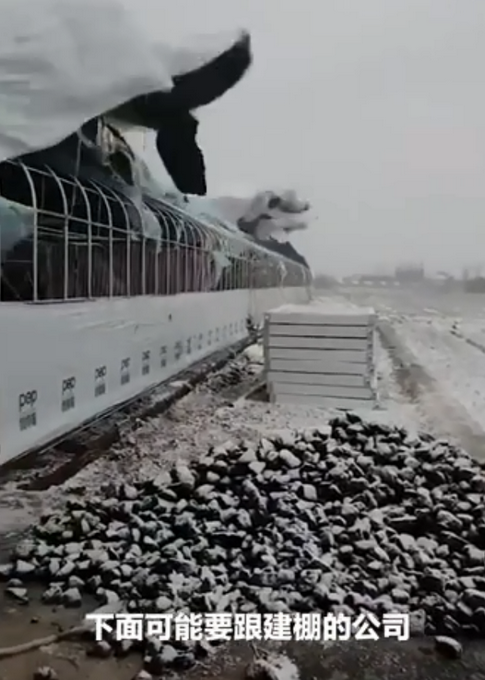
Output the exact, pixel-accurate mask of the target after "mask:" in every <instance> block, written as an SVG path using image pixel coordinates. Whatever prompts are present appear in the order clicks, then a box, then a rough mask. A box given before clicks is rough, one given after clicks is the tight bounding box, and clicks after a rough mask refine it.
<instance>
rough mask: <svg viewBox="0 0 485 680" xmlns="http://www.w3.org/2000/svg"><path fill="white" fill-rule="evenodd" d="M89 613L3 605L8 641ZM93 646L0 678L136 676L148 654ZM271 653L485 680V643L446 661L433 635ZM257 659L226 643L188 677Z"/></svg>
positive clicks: (325, 677)
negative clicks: (96, 652) (45, 671)
mask: <svg viewBox="0 0 485 680" xmlns="http://www.w3.org/2000/svg"><path fill="white" fill-rule="evenodd" d="M81 617H82V612H81V610H61V609H59V610H51V609H47V608H45V607H43V606H40V605H39V604H38V602H35V601H33V602H32V604H31V605H29V606H26V607H22V606H14V605H12V603H10V602H8V601H5V599H3V600H2V601H1V605H0V639H1V646H2V647H7V646H10V645H17V644H19V643H22V642H27V641H30V640H33V639H37V638H41V637H45V636H49V635H51V634H52V633H54V632H58V631H59V629H60V627H63V628H67V627H70V626H72V625H78V623H79V621H80V619H81ZM87 649H89V646H88V643H86V642H62V643H59V644H54V645H50V646H47V647H45V648H43V649H40V650H36V651H34V652H29V653H26V654H22V655H20V656H16V657H11V658H7V659H0V680H31V679H32V678H33V677H34V673H35V671H36V670H37V669H38V668H39V667H42V666H49V667H51V668H53V669H54V670H55V671H56V672H57V675H58V677H59V680H132V679H133V678H134V677H135V676H136V674H137V672H138V671H139V670H140V668H141V666H142V660H141V658H140V657H139V656H137V655H135V654H132V655H130V656H129V657H128V658H124V659H115V658H113V657H111V658H108V659H102V660H100V659H96V658H92V657H89V656H88V655H87V654H86V650H87ZM264 650H265V652H266V653H269V654H272V653H276V654H283V655H285V656H287V657H289V659H291V660H292V661H293V663H294V664H295V666H296V668H297V669H298V673H299V677H300V679H301V680H312V679H313V678H314V679H316V680H350V679H352V680H354V679H359V680H463V678H467V679H468V680H485V644H482V643H475V644H473V645H469V646H468V647H467V646H465V648H464V653H463V656H462V658H461V659H458V660H451V659H446V658H443V657H442V656H441V655H440V654H439V653H438V652H437V651H436V650H435V645H434V641H433V640H432V639H411V640H410V641H409V642H404V643H403V642H391V641H387V640H381V641H379V642H348V643H335V644H332V645H327V646H323V645H321V644H317V643H304V642H303V643H302V642H299V643H287V644H278V645H277V644H271V643H267V644H265V646H264ZM253 658H254V656H253V651H252V649H251V648H250V646H249V645H248V644H245V643H233V644H230V645H225V646H223V647H220V648H218V649H217V650H216V652H215V654H214V655H213V656H212V657H211V658H210V660H208V661H206V662H202V663H201V664H200V665H198V666H197V667H195V668H194V669H193V670H192V671H190V672H188V673H186V674H185V677H186V678H187V680H192V679H196V678H205V679H206V680H244V678H245V670H246V667H247V665H248V664H249V663H250V662H251V661H252V660H253ZM281 678H282V680H294V679H293V678H292V677H291V674H290V673H288V672H284V673H282V674H281ZM253 680H257V679H253ZM261 680H269V679H264V678H261Z"/></svg>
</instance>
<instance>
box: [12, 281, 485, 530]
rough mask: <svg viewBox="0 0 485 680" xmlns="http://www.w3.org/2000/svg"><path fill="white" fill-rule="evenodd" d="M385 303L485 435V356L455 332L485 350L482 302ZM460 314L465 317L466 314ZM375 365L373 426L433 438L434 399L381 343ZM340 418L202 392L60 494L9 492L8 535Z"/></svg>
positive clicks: (375, 300) (386, 298)
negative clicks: (410, 389) (61, 511)
mask: <svg viewBox="0 0 485 680" xmlns="http://www.w3.org/2000/svg"><path fill="white" fill-rule="evenodd" d="M379 295H380V294H379ZM379 295H377V294H374V293H372V299H369V294H368V293H365V294H362V296H361V297H360V299H359V300H358V302H359V303H360V304H362V305H365V306H369V305H372V306H375V307H376V309H377V311H378V312H379V313H380V315H381V316H382V317H385V318H388V319H389V320H390V321H391V322H392V323H393V324H394V325H395V327H396V328H397V329H398V331H399V335H400V337H401V338H402V340H403V341H404V343H405V344H406V345H407V346H408V347H409V349H410V350H411V352H412V353H413V354H414V355H415V356H416V358H417V360H418V362H419V363H420V364H421V365H423V366H424V367H425V369H427V370H428V371H429V373H430V374H431V375H432V376H433V377H434V378H435V379H436V380H437V382H438V383H439V385H440V386H442V388H443V392H444V393H447V394H448V395H450V396H452V397H453V398H454V399H455V400H458V401H460V402H461V403H462V404H463V406H464V407H465V408H466V409H467V411H468V412H469V414H470V416H471V417H472V418H473V419H474V420H475V421H476V422H477V423H478V424H479V425H480V426H481V427H482V428H484V429H485V354H483V353H481V352H480V351H479V350H477V349H476V348H474V347H471V346H470V345H469V344H467V343H466V342H465V340H463V339H461V338H459V337H457V336H456V335H453V333H452V331H453V329H454V328H455V329H456V328H458V329H459V331H460V332H461V333H463V334H465V333H466V336H467V337H470V338H471V337H473V338H479V337H482V336H484V337H483V343H484V346H485V314H484V312H483V311H482V309H481V305H480V304H478V301H476V300H473V305H472V306H471V307H468V308H467V307H466V305H463V304H462V305H461V307H460V305H458V302H457V301H455V300H454V299H453V300H452V301H450V300H448V299H446V298H443V299H438V298H436V297H435V298H431V299H430V300H423V299H422V298H421V297H420V296H414V297H413V295H411V294H410V293H409V292H407V293H406V294H404V293H403V292H402V291H399V293H396V296H395V298H392V295H391V294H390V293H389V292H388V291H384V292H383V293H382V296H381V297H380V296H379ZM390 295H391V296H390ZM320 300H322V301H325V298H320ZM354 302H355V300H354ZM465 302H466V300H465ZM336 303H338V304H346V305H347V306H350V305H349V300H348V299H346V297H345V296H344V295H332V305H335V304H336ZM444 303H446V304H444ZM459 308H460V309H461V314H460V315H457V314H456V312H457V311H458V309H459ZM248 354H249V355H250V356H252V361H253V362H254V363H255V364H258V362H260V359H261V357H260V351H254V349H253V350H252V355H251V351H250V352H249V353H248ZM376 365H377V373H378V389H379V396H380V403H379V408H378V409H376V410H372V411H365V410H362V409H360V410H358V412H359V413H360V414H361V415H362V416H364V417H366V418H370V419H373V420H378V421H381V422H387V423H393V424H399V425H402V426H404V427H406V428H408V429H409V430H411V431H415V430H417V429H423V430H428V431H432V432H433V427H432V424H431V421H434V422H435V423H436V420H438V421H439V418H436V417H434V416H436V414H435V413H432V410H433V409H432V403H431V402H432V401H433V400H432V395H431V396H430V397H429V398H428V399H425V400H422V401H421V402H420V403H414V404H410V403H409V402H408V401H406V399H405V398H404V397H403V396H402V393H401V392H400V390H399V387H398V385H397V383H396V381H395V379H394V377H393V372H392V364H391V360H390V358H389V356H388V355H387V353H386V351H385V350H384V349H383V348H382V347H381V345H380V344H379V343H376ZM435 410H436V409H435ZM334 413H335V412H332V411H329V410H324V409H318V408H306V407H303V406H289V405H277V406H275V405H270V404H267V403H263V402H257V401H245V402H244V401H243V402H236V403H235V404H229V403H228V401H227V400H226V399H224V398H223V397H221V396H220V395H218V390H214V389H212V390H211V389H208V387H207V385H202V386H201V387H199V388H198V389H197V390H195V391H194V392H192V393H191V394H189V395H188V396H187V397H185V398H184V399H182V400H181V401H179V402H178V403H177V404H175V405H174V406H173V407H172V408H171V409H170V410H169V411H168V412H166V413H164V414H162V415H160V416H158V417H155V418H152V419H150V420H148V421H146V422H144V423H142V424H141V426H140V427H139V428H138V429H137V430H136V431H134V432H131V433H129V434H128V435H127V436H126V437H125V439H124V441H123V443H122V445H119V446H118V447H116V448H115V449H114V450H113V451H112V452H111V453H110V454H109V455H105V456H103V457H102V458H99V459H98V460H97V461H95V462H93V463H91V464H90V465H88V466H87V467H85V468H84V469H82V470H81V471H80V472H79V473H78V474H76V475H75V476H74V477H72V478H71V479H69V480H67V481H66V482H65V483H64V484H62V485H61V486H59V487H54V488H51V489H49V491H48V492H25V491H22V490H19V488H18V486H17V484H14V483H10V484H7V485H4V486H3V488H2V487H0V534H1V533H5V532H8V531H19V530H22V529H24V528H25V527H27V526H28V525H29V524H30V523H31V522H32V521H33V520H35V518H38V516H39V514H40V513H41V512H43V511H46V510H48V509H51V508H53V507H61V506H62V505H63V504H64V503H65V501H66V498H67V496H68V495H69V494H70V493H83V494H85V495H91V494H96V493H98V492H99V491H100V488H101V487H102V486H103V485H107V484H108V485H109V484H116V483H119V482H121V481H130V480H135V479H147V478H149V477H153V476H154V475H156V474H158V473H159V472H160V471H161V470H162V469H164V468H166V467H167V466H169V465H171V464H172V463H173V462H175V461H177V460H190V459H193V458H196V457H198V456H201V455H204V453H205V452H206V451H207V449H208V448H209V447H210V446H212V445H217V444H222V443H224V442H226V441H227V440H234V439H240V438H244V439H257V438H259V437H261V436H263V435H264V434H265V433H268V432H274V431H275V430H282V429H287V428H306V427H312V426H313V425H315V424H321V423H322V422H326V421H327V420H328V418H329V417H330V416H331V415H333V414H334ZM433 433H434V434H439V433H437V432H433Z"/></svg>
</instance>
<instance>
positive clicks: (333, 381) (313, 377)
mask: <svg viewBox="0 0 485 680" xmlns="http://www.w3.org/2000/svg"><path fill="white" fill-rule="evenodd" d="M375 327H376V314H375V311H374V310H373V309H364V308H361V307H347V306H343V305H338V304H336V303H331V302H327V301H325V302H319V301H318V300H317V301H313V302H311V303H309V304H306V305H284V306H283V307H278V308H277V309H273V310H271V311H270V312H268V313H267V314H266V315H265V333H264V356H265V371H266V380H267V386H268V392H269V395H270V398H271V401H273V402H276V403H281V404H308V405H314V406H326V407H335V408H345V409H352V408H358V407H362V406H368V407H372V406H373V405H374V404H375V402H376V398H377V395H376V378H375V363H374V338H375Z"/></svg>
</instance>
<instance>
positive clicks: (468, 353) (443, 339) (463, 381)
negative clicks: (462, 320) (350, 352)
mask: <svg viewBox="0 0 485 680" xmlns="http://www.w3.org/2000/svg"><path fill="white" fill-rule="evenodd" d="M453 323H454V320H453V319H446V318H445V319H443V318H442V319H440V318H429V319H416V318H415V319H413V320H412V321H409V320H403V321H401V323H400V324H399V334H400V336H401V338H402V340H403V341H404V343H405V344H406V345H407V347H408V348H409V350H410V351H411V352H412V353H413V354H414V356H415V357H416V358H417V360H418V362H419V363H420V364H421V365H422V366H424V367H425V368H426V370H427V371H428V372H429V374H430V375H431V376H432V377H433V378H435V380H436V381H437V382H438V383H439V384H440V386H441V388H442V390H443V393H447V394H448V395H450V396H452V397H453V399H455V400H457V401H459V402H460V403H461V404H462V405H463V406H464V407H465V408H466V410H467V411H468V413H469V414H470V417H471V418H472V419H473V420H474V421H475V422H476V423H477V424H478V425H479V426H480V427H481V428H482V429H485V355H484V354H483V353H482V352H480V351H479V350H478V349H476V348H475V347H472V346H470V345H469V344H468V343H466V342H465V340H464V339H463V338H460V337H457V336H456V335H454V333H453V332H452V327H453ZM479 323H481V322H479ZM461 330H462V332H464V330H463V327H462V329H461ZM466 335H467V336H468V337H472V336H473V337H475V338H476V337H477V336H479V335H480V326H479V325H478V327H477V326H474V325H473V323H472V322H471V321H468V322H467V331H466ZM484 343H485V338H484Z"/></svg>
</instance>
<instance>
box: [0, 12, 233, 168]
mask: <svg viewBox="0 0 485 680" xmlns="http://www.w3.org/2000/svg"><path fill="white" fill-rule="evenodd" d="M141 10H142V7H141V6H140V5H139V4H135V3H132V4H131V5H128V3H126V4H125V2H123V0H35V2H32V0H3V2H2V21H1V23H0V162H2V161H4V160H6V159H9V158H14V157H16V156H19V155H22V154H25V153H29V152H32V151H36V150H39V149H42V148H46V147H49V146H52V145H53V144H56V143H57V142H59V141H61V140H62V139H64V138H65V137H67V136H68V135H70V134H72V133H73V132H74V131H75V130H77V129H78V128H79V127H80V126H81V125H83V124H84V123H85V122H86V121H88V120H89V119H91V118H93V117H95V116H97V115H100V114H102V113H105V112H106V111H109V110H111V109H113V108H115V107H117V106H119V105H120V104H122V103H124V102H126V101H128V100H130V99H132V98H133V97H136V96H139V95H141V94H145V93H149V92H153V91H156V90H170V89H171V87H172V85H173V83H172V75H175V74H180V73H183V72H187V71H190V70H193V69H194V68H197V67H198V66H201V65H203V64H204V63H206V62H207V61H209V60H211V59H213V58H214V57H215V56H217V55H218V54H219V53H220V52H221V51H223V50H224V49H225V48H228V47H229V46H230V45H231V44H232V42H233V40H234V34H233V35H232V36H231V39H232V41H229V37H228V36H227V35H226V36H221V35H219V36H217V37H216V36H214V37H213V38H212V39H211V38H209V37H208V38H206V40H205V42H204V45H203V46H201V51H200V52H199V51H197V48H194V47H193V41H192V40H190V39H187V43H186V45H176V44H170V41H169V37H167V36H164V35H163V26H162V33H161V34H160V36H159V37H158V38H157V39H156V40H155V39H154V38H153V35H151V36H150V35H147V34H146V32H145V31H144V30H142V28H141V26H140V25H139V23H138V20H137V13H138V12H140V11H141Z"/></svg>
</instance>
